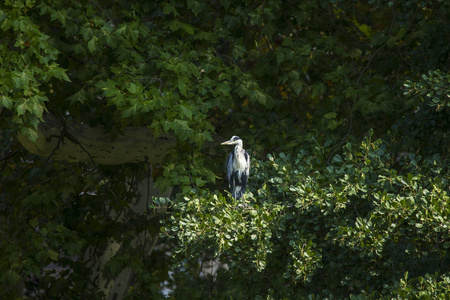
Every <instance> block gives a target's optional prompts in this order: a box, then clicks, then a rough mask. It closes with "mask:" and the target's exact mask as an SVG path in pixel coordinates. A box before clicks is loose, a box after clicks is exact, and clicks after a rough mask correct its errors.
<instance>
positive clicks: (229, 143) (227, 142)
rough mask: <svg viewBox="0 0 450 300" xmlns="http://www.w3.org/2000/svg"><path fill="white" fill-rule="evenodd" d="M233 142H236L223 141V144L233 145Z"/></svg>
mask: <svg viewBox="0 0 450 300" xmlns="http://www.w3.org/2000/svg"><path fill="white" fill-rule="evenodd" d="M232 142H234V141H226V142H223V143H222V144H221V145H231V143H232Z"/></svg>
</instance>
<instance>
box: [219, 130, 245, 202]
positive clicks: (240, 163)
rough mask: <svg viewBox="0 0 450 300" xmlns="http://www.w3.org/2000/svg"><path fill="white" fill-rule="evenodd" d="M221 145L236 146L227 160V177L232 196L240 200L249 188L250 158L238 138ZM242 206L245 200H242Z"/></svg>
mask: <svg viewBox="0 0 450 300" xmlns="http://www.w3.org/2000/svg"><path fill="white" fill-rule="evenodd" d="M221 145H236V147H234V150H233V151H232V152H231V153H230V155H229V156H228V160H227V177H228V184H229V185H230V189H231V194H232V195H233V198H234V199H240V198H242V196H243V195H244V192H245V187H246V186H247V180H248V174H249V173H250V156H249V155H248V153H247V151H245V150H244V149H243V148H242V145H243V142H242V140H241V139H240V138H239V137H238V136H233V137H231V139H230V140H229V141H226V142H223V143H222V144H221ZM242 204H243V205H245V203H244V198H242Z"/></svg>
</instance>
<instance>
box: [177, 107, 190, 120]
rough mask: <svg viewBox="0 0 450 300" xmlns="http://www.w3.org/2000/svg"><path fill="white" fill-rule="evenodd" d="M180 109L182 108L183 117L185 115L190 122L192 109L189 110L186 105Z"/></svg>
mask: <svg viewBox="0 0 450 300" xmlns="http://www.w3.org/2000/svg"><path fill="white" fill-rule="evenodd" d="M179 108H180V112H181V114H182V115H184V116H185V117H186V118H188V119H189V120H191V119H192V110H191V109H189V108H188V107H186V106H184V105H179Z"/></svg>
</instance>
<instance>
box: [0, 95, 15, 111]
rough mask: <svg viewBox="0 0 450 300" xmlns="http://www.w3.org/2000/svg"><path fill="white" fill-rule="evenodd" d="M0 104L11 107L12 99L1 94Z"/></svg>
mask: <svg viewBox="0 0 450 300" xmlns="http://www.w3.org/2000/svg"><path fill="white" fill-rule="evenodd" d="M0 101H1V102H0V105H3V106H4V107H6V108H7V109H11V107H12V101H11V99H10V98H9V97H6V96H5V95H2V96H1V97H0Z"/></svg>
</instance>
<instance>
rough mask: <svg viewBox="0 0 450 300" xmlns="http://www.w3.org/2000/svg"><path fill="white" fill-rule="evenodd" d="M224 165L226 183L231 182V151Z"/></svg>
mask: <svg viewBox="0 0 450 300" xmlns="http://www.w3.org/2000/svg"><path fill="white" fill-rule="evenodd" d="M226 167H227V178H228V183H229V184H231V175H232V174H233V152H231V153H230V155H228V159H227V163H226Z"/></svg>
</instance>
